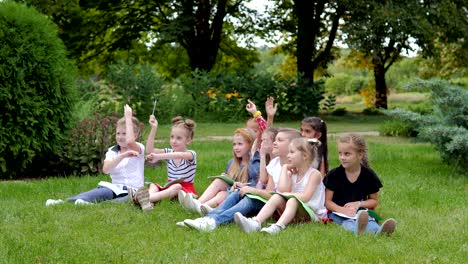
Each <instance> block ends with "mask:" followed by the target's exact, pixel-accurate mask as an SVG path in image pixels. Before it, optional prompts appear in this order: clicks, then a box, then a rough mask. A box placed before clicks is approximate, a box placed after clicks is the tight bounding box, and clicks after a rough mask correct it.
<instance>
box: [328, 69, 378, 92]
mask: <svg viewBox="0 0 468 264" xmlns="http://www.w3.org/2000/svg"><path fill="white" fill-rule="evenodd" d="M368 83H369V80H368V79H367V77H365V76H360V75H358V76H355V75H351V74H348V73H337V74H334V75H333V76H332V77H330V78H328V79H327V80H326V81H325V91H327V92H328V93H334V94H338V95H353V94H356V93H358V92H359V91H360V90H361V89H363V88H365V87H367V86H368Z"/></svg>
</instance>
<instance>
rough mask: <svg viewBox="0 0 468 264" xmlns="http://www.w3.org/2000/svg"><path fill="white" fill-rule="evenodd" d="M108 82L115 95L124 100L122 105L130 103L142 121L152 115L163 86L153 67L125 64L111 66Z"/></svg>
mask: <svg viewBox="0 0 468 264" xmlns="http://www.w3.org/2000/svg"><path fill="white" fill-rule="evenodd" d="M106 80H107V81H108V82H109V84H111V85H110V86H109V87H110V88H111V89H112V91H113V94H114V95H116V96H119V97H121V98H122V99H123V100H124V101H123V102H121V103H123V104H125V103H128V104H129V105H130V106H131V107H132V109H133V110H134V112H135V114H136V116H137V117H138V118H139V119H141V120H143V118H144V119H146V118H147V117H148V116H149V114H150V113H151V111H152V109H153V103H154V100H156V98H157V97H158V95H159V93H160V91H161V86H162V80H161V79H160V78H159V77H158V75H157V74H156V71H155V69H154V68H153V67H152V66H150V65H140V64H127V63H124V62H120V63H118V64H113V65H110V66H109V69H108V73H107V78H106ZM120 109H123V107H122V108H120ZM118 112H120V111H118Z"/></svg>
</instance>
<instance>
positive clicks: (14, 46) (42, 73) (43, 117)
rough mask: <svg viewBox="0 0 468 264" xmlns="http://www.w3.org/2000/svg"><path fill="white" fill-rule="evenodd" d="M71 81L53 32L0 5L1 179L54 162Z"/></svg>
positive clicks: (19, 7) (12, 6) (35, 16)
mask: <svg viewBox="0 0 468 264" xmlns="http://www.w3.org/2000/svg"><path fill="white" fill-rule="evenodd" d="M75 78H76V69H75V67H74V66H73V65H72V63H70V61H69V60H68V59H67V57H66V51H65V46H64V45H63V43H62V41H61V40H60V39H59V37H58V36H57V27H56V26H55V25H54V24H53V23H52V22H50V21H49V20H48V19H47V18H46V17H45V16H44V15H42V14H40V13H39V12H37V11H36V10H35V9H33V8H30V7H27V6H25V5H23V4H18V3H15V2H12V1H6V2H0V91H1V92H0V112H1V114H2V120H1V122H2V123H1V125H0V149H1V150H2V151H1V152H0V178H10V179H11V178H15V177H17V176H18V175H20V174H21V173H22V172H24V171H25V169H26V168H28V169H29V168H30V167H34V166H36V165H37V166H38V167H41V166H42V167H44V166H47V165H45V164H34V163H35V161H38V160H41V161H43V160H48V159H52V158H53V157H56V156H57V154H58V153H59V152H60V148H61V142H62V140H63V139H64V138H66V132H67V131H68V130H69V128H70V127H71V125H72V123H73V118H72V110H71V109H73V104H74V94H75V87H74V85H75V84H74V82H75ZM27 176H30V175H27Z"/></svg>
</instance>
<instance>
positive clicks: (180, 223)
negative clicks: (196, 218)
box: [176, 221, 188, 227]
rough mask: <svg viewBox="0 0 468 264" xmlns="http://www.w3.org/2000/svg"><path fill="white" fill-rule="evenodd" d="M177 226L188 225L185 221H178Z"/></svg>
mask: <svg viewBox="0 0 468 264" xmlns="http://www.w3.org/2000/svg"><path fill="white" fill-rule="evenodd" d="M176 226H182V227H188V226H187V225H186V224H185V222H184V221H180V222H177V223H176Z"/></svg>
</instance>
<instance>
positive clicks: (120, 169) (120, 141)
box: [46, 105, 145, 206]
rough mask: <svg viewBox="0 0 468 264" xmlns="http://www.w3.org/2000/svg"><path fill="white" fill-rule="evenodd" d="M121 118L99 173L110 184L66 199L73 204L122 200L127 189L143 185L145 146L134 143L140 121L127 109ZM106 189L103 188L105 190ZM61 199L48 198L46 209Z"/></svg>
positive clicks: (61, 201) (126, 196)
mask: <svg viewBox="0 0 468 264" xmlns="http://www.w3.org/2000/svg"><path fill="white" fill-rule="evenodd" d="M124 112H125V116H124V117H123V118H121V119H119V120H118V121H117V126H116V135H115V139H116V142H117V145H115V146H112V147H110V148H109V149H108V150H107V153H106V158H105V160H104V165H103V168H102V170H103V172H104V173H106V174H109V175H110V177H111V179H112V183H107V184H99V185H100V186H98V187H96V188H94V189H92V190H90V191H87V192H83V193H80V194H78V195H75V196H72V197H69V198H67V199H66V201H68V202H73V203H75V205H83V204H91V203H97V202H101V201H106V200H113V199H115V200H116V201H126V200H127V198H128V195H127V194H128V190H129V189H138V188H140V187H143V185H144V174H143V171H144V165H145V147H144V145H143V144H141V143H139V142H136V139H137V137H138V134H139V131H140V122H139V121H138V119H136V118H135V117H133V116H132V109H131V108H130V106H128V105H125V107H124ZM105 186H107V187H105ZM63 202H64V201H63V200H60V199H58V200H53V199H48V200H47V201H46V206H50V205H56V204H61V203H63Z"/></svg>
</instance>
